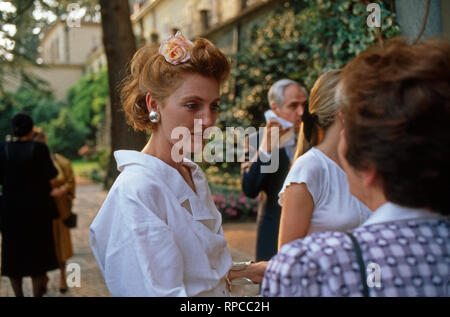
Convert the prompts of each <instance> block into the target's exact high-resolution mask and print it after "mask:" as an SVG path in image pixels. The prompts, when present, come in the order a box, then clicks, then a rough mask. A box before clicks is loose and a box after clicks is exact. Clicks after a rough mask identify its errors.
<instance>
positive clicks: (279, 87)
mask: <svg viewBox="0 0 450 317" xmlns="http://www.w3.org/2000/svg"><path fill="white" fill-rule="evenodd" d="M290 85H296V86H298V87H300V88H301V89H302V90H303V91H304V92H305V95H306V98H308V92H307V91H306V89H305V87H303V86H302V85H300V84H299V83H298V82H296V81H294V80H291V79H281V80H279V81H277V82H276V83H275V84H273V85H272V87H270V89H269V93H268V94H267V99H268V100H269V105H272V103H276V104H277V106H278V107H279V108H281V106H282V105H283V103H284V90H285V89H286V87H288V86H290Z"/></svg>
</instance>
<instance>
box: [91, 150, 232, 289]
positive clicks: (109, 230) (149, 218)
mask: <svg viewBox="0 0 450 317" xmlns="http://www.w3.org/2000/svg"><path fill="white" fill-rule="evenodd" d="M114 155H115V158H116V160H117V164H118V169H119V171H121V173H120V175H119V176H118V178H117V180H116V181H115V183H114V185H113V186H112V188H111V190H110V192H109V194H108V196H107V198H106V200H105V201H104V203H103V205H102V207H101V209H100V211H99V212H98V214H97V216H96V217H95V219H94V221H93V222H92V224H91V226H90V242H91V248H92V251H93V253H94V256H95V259H96V260H97V263H98V265H99V267H100V270H101V272H102V274H103V276H104V278H105V281H106V284H107V286H108V289H109V291H110V292H111V294H112V295H113V296H228V295H229V294H228V291H227V288H226V284H225V281H224V277H225V275H226V274H227V273H228V271H229V269H230V268H231V265H232V261H231V256H230V253H229V250H228V247H227V241H226V239H225V237H224V234H223V230H222V218H221V215H220V212H219V211H218V210H217V208H216V206H215V204H214V202H213V200H212V197H211V192H210V190H209V187H208V183H207V180H206V177H205V175H204V174H203V172H202V171H201V169H200V168H199V167H198V165H196V164H195V163H193V162H191V161H190V160H187V159H185V160H184V164H185V165H187V166H189V167H190V168H191V174H192V178H193V181H194V184H195V188H196V192H197V193H195V192H194V191H193V190H192V188H191V187H190V186H189V185H188V184H187V183H186V182H185V181H184V179H183V177H182V176H181V175H180V174H179V172H178V171H177V170H175V169H174V168H172V167H171V166H169V165H168V164H166V163H164V162H163V161H161V160H159V159H158V158H156V157H153V156H150V155H147V154H144V153H141V152H136V151H117V152H115V153H114Z"/></svg>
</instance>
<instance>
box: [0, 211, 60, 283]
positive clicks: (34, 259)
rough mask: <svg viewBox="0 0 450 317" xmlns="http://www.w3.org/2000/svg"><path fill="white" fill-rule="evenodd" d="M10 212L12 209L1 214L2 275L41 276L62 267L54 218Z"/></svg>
mask: <svg viewBox="0 0 450 317" xmlns="http://www.w3.org/2000/svg"><path fill="white" fill-rule="evenodd" d="M18 214H22V215H23V214H27V213H20V212H19V213H18ZM33 214H36V213H33ZM44 214H45V213H44ZM9 215H11V213H10V212H8V213H3V217H2V255H1V260H2V264H1V267H2V269H1V274H2V275H3V276H9V277H24V276H31V277H38V276H42V275H43V274H45V273H46V272H47V271H50V270H54V269H57V268H58V267H59V266H58V261H57V258H56V252H55V243H54V239H53V221H52V219H51V217H45V216H44V217H33V216H28V217H27V216H25V217H9ZM41 215H42V214H41Z"/></svg>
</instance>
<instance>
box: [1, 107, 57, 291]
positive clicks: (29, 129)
mask: <svg viewBox="0 0 450 317" xmlns="http://www.w3.org/2000/svg"><path fill="white" fill-rule="evenodd" d="M12 130H13V133H14V135H15V136H16V141H14V142H6V143H4V144H0V183H1V185H2V186H3V198H2V206H1V212H2V223H1V226H2V228H1V231H2V256H1V260H2V262H1V263H2V264H1V274H2V275H4V276H8V277H9V278H10V281H11V285H12V287H13V289H14V293H15V294H16V296H18V297H19V296H20V297H21V296H23V290H22V278H23V277H25V276H31V278H32V282H33V295H34V296H35V297H40V296H42V295H43V294H44V293H45V292H46V288H47V286H46V285H47V282H48V278H47V276H46V272H47V271H49V270H53V269H57V268H58V262H57V259H56V254H55V246H54V241H53V223H52V220H53V218H55V217H56V216H57V209H56V205H55V202H54V200H53V198H52V197H51V186H50V180H51V179H52V178H54V177H55V176H56V175H57V173H58V172H57V170H56V169H55V167H54V166H53V163H52V160H51V158H50V154H49V150H48V148H47V146H46V145H45V144H43V143H39V142H34V141H32V140H31V138H32V134H33V120H32V119H31V117H29V116H28V115H26V114H17V115H16V116H14V118H13V119H12Z"/></svg>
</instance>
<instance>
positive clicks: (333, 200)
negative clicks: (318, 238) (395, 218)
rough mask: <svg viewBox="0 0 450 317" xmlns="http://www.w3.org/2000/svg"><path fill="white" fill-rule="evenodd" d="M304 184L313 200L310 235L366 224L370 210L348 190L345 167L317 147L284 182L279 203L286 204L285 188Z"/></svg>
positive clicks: (301, 160) (301, 158)
mask: <svg viewBox="0 0 450 317" xmlns="http://www.w3.org/2000/svg"><path fill="white" fill-rule="evenodd" d="M292 183H297V184H301V183H305V184H306V187H307V188H308V191H309V192H310V193H311V196H312V198H313V201H314V210H313V214H312V218H311V223H310V227H309V231H308V234H311V233H313V232H324V231H347V230H351V229H354V228H356V227H358V226H360V225H361V224H363V223H364V222H365V221H366V220H367V218H369V216H370V215H371V211H370V209H369V208H367V206H366V205H364V204H363V203H362V202H360V201H359V200H358V199H356V197H354V196H353V195H352V194H351V193H350V190H349V186H348V181H347V176H346V175H345V172H344V171H343V170H342V168H340V167H339V165H337V164H336V163H335V162H334V161H333V160H331V159H330V158H329V157H328V156H326V155H325V154H324V153H322V152H321V151H320V150H318V149H316V148H312V149H310V150H309V151H308V152H306V153H305V154H303V155H302V156H300V157H299V158H297V160H296V161H295V162H294V164H293V165H292V168H291V170H290V171H289V174H288V175H287V177H286V180H285V181H284V184H283V187H282V189H281V191H280V193H279V200H278V203H279V204H280V205H281V206H282V205H283V195H284V191H285V190H286V187H288V186H289V185H291V184H292Z"/></svg>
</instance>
